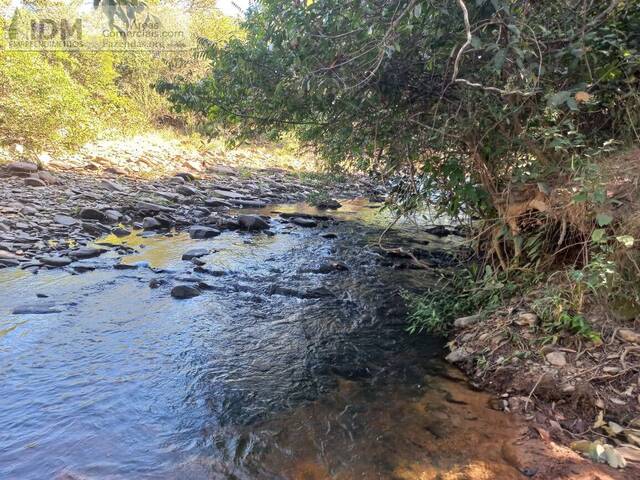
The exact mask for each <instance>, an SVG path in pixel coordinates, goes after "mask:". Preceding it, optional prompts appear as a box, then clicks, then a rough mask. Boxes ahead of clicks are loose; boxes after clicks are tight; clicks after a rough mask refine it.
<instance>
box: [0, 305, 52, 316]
mask: <svg viewBox="0 0 640 480" xmlns="http://www.w3.org/2000/svg"><path fill="white" fill-rule="evenodd" d="M61 312H62V309H61V308H59V307H55V306H53V305H23V306H21V307H16V308H14V309H13V311H12V312H11V313H12V314H13V315H49V314H52V313H61Z"/></svg>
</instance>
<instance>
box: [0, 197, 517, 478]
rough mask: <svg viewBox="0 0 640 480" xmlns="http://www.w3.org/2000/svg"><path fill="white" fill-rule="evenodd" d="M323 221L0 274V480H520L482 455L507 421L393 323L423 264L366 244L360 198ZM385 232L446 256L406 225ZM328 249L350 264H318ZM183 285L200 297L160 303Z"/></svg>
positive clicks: (502, 434) (378, 219)
mask: <svg viewBox="0 0 640 480" xmlns="http://www.w3.org/2000/svg"><path fill="white" fill-rule="evenodd" d="M301 208H304V207H303V206H282V207H273V208H269V209H266V210H265V211H263V212H262V213H267V212H272V211H275V210H280V211H282V210H283V209H288V210H289V211H299V210H300V209H301ZM335 216H336V218H337V219H338V220H337V221H335V222H328V223H326V224H325V225H324V228H311V229H303V228H300V227H293V226H291V225H289V224H286V223H280V222H277V221H273V224H274V227H273V228H272V230H273V231H274V232H275V235H267V234H263V233H257V234H249V233H237V232H226V233H223V234H222V235H221V236H219V237H216V238H214V239H211V240H191V239H189V237H188V236H187V235H185V234H176V235H173V236H156V237H149V238H145V237H144V236H139V235H135V234H134V235H132V236H131V237H128V238H125V239H116V238H115V237H114V238H108V239H105V240H106V241H107V242H112V243H126V244H127V245H129V246H130V247H132V248H134V249H135V252H133V253H132V254H131V255H129V256H127V257H125V258H124V259H121V260H119V259H116V258H115V256H116V255H115V253H113V254H107V255H104V256H103V257H101V258H100V259H98V260H87V261H85V262H84V263H86V264H88V265H90V266H92V268H95V269H94V270H92V271H89V272H87V273H83V274H78V275H74V274H71V272H69V271H65V270H50V271H40V272H39V273H38V274H33V273H30V272H27V271H23V270H15V269H6V270H4V271H0V478H3V479H14V478H15V479H38V480H40V479H47V478H65V479H80V478H99V479H102V478H109V479H152V478H153V479H158V478H160V479H165V478H166V479H281V478H282V479H325V478H326V479H328V478H340V479H354V478H367V479H373V478H381V479H387V478H394V479H401V478H406V479H410V478H411V479H413V478H487V479H489V478H512V477H513V478H517V472H516V471H515V470H514V469H513V468H511V467H509V466H508V465H506V464H505V463H504V461H502V460H501V458H500V455H499V448H496V447H495V445H496V444H497V445H499V442H500V441H501V440H502V439H506V438H508V435H509V434H508V432H509V431H511V430H513V428H514V425H513V424H512V423H511V421H510V420H509V419H508V417H506V416H503V415H502V414H498V413H497V412H493V411H491V410H488V409H487V408H486V405H485V404H486V400H487V398H486V397H485V396H483V395H482V394H479V393H475V392H472V391H471V390H469V389H468V388H467V387H466V385H465V383H464V382H463V381H460V380H458V379H456V378H454V377H455V376H456V375H457V374H456V373H455V372H452V371H450V370H447V368H446V367H445V366H443V364H442V363H441V362H440V360H439V357H440V356H441V353H442V344H441V342H440V341H439V340H436V339H432V338H429V337H428V336H425V335H421V336H409V335H407V334H406V333H405V331H404V328H405V316H404V308H403V306H402V301H401V297H400V295H399V291H400V288H401V287H402V288H406V289H409V290H412V289H418V288H424V286H426V285H429V284H431V283H432V282H433V281H434V280H435V274H434V272H433V271H432V270H415V269H408V268H398V266H399V265H398V264H397V262H396V261H395V260H393V259H390V258H388V257H386V256H382V255H380V254H379V253H378V252H377V251H376V249H375V248H374V244H375V243H376V238H377V235H378V234H379V233H380V229H381V227H382V226H383V225H384V222H386V219H385V218H384V216H380V215H379V214H378V213H377V210H375V209H373V208H370V206H369V205H366V204H363V203H362V202H360V203H358V202H352V203H347V204H346V205H345V207H344V208H342V209H341V210H340V211H338V212H336V213H335ZM329 232H331V233H335V234H336V236H337V238H331V239H328V238H324V237H323V236H321V234H322V233H329ZM393 235H394V236H395V237H396V239H397V241H399V242H414V243H416V242H417V243H418V244H420V245H422V246H423V247H424V248H425V251H426V252H427V253H426V254H425V255H426V256H427V257H429V256H430V255H433V258H432V260H434V261H436V260H442V259H443V258H446V256H443V255H441V254H440V253H438V252H439V251H440V249H441V248H444V247H446V242H445V243H440V242H438V240H437V239H436V238H434V237H425V236H424V235H422V236H421V235H417V234H416V233H415V232H414V231H413V230H411V226H410V225H404V226H400V227H399V228H398V230H397V231H396V232H395V233H394V234H393ZM195 246H198V247H200V246H206V247H207V248H211V249H212V250H213V253H211V254H210V255H209V256H207V257H205V258H204V260H205V261H206V262H207V265H206V267H205V268H206V270H205V271H201V272H200V273H194V272H193V268H194V265H193V264H192V263H190V262H185V261H182V260H181V256H182V254H183V253H184V251H186V250H187V249H189V248H193V247H195ZM328 260H331V261H341V262H344V263H345V264H346V265H348V267H349V270H348V271H333V272H330V273H319V272H318V267H319V266H320V265H322V264H325V263H326V262H327V261H328ZM116 262H123V263H127V264H131V265H136V266H137V267H138V268H136V269H130V270H115V269H113V268H112V267H113V264H114V263H116ZM394 263H396V264H395V267H394ZM400 266H404V265H400ZM153 279H157V280H163V281H165V282H166V283H165V284H163V285H161V286H160V287H159V288H155V289H152V288H150V287H149V282H150V281H151V280H153ZM196 280H201V281H204V282H206V284H207V290H206V291H204V292H203V294H202V295H201V296H199V297H196V298H193V299H190V300H183V301H179V300H175V299H173V298H171V296H170V295H169V292H170V289H171V286H172V285H175V284H177V283H187V282H193V281H196ZM24 306H29V307H30V308H35V307H37V308H45V309H46V308H49V311H50V313H48V314H46V315H43V314H28V313H26V314H14V313H13V312H14V311H15V309H16V308H20V307H24ZM18 311H20V310H18ZM23 311H24V310H23ZM452 375H453V377H452ZM496 442H498V443H496ZM445 474H446V475H462V476H459V477H458V476H451V477H448V476H447V477H445V476H442V475H445ZM439 475H440V477H438V476H439Z"/></svg>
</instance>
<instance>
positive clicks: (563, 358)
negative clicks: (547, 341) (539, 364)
mask: <svg viewBox="0 0 640 480" xmlns="http://www.w3.org/2000/svg"><path fill="white" fill-rule="evenodd" d="M544 358H545V359H546V360H547V362H549V363H550V364H551V365H553V366H554V367H564V366H565V365H566V364H567V354H566V353H564V352H550V353H547V354H546V355H545V357H544Z"/></svg>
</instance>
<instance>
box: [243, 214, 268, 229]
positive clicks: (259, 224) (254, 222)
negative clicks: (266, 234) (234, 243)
mask: <svg viewBox="0 0 640 480" xmlns="http://www.w3.org/2000/svg"><path fill="white" fill-rule="evenodd" d="M238 224H239V225H240V227H241V228H243V229H245V230H266V229H267V228H269V223H268V222H267V221H266V220H265V219H264V218H262V217H261V216H259V215H239V216H238Z"/></svg>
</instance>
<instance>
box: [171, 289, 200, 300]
mask: <svg viewBox="0 0 640 480" xmlns="http://www.w3.org/2000/svg"><path fill="white" fill-rule="evenodd" d="M201 294H202V292H201V291H200V289H198V288H196V287H192V286H191V285H177V286H175V287H173V289H172V290H171V296H172V297H173V298H177V299H178V300H186V299H188V298H194V297H197V296H198V295H201Z"/></svg>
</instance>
